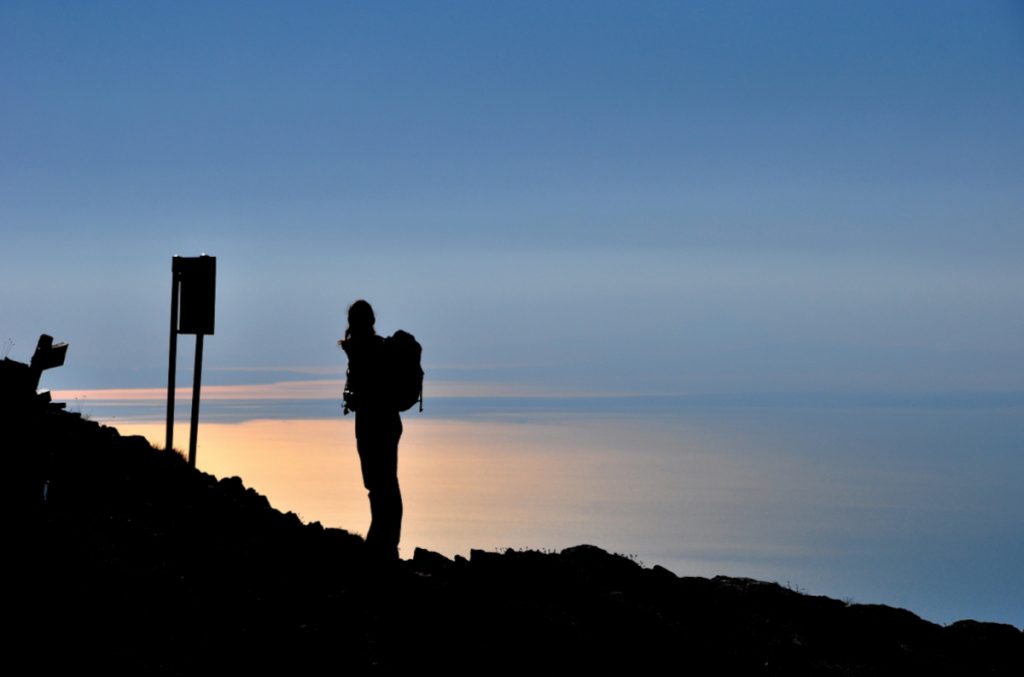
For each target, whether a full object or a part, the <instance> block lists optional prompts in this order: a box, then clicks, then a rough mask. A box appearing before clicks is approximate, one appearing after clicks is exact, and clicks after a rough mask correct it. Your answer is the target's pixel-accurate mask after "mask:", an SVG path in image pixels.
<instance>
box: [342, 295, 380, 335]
mask: <svg viewBox="0 0 1024 677" xmlns="http://www.w3.org/2000/svg"><path fill="white" fill-rule="evenodd" d="M376 321H377V318H376V317H374V315H373V308H372V307H371V306H370V304H369V303H367V302H366V301H364V300H362V299H359V300H358V301H356V302H355V303H353V304H352V305H350V306H349V307H348V329H346V330H345V336H346V337H348V336H359V335H360V334H372V333H373V325H374V323H375V322H376Z"/></svg>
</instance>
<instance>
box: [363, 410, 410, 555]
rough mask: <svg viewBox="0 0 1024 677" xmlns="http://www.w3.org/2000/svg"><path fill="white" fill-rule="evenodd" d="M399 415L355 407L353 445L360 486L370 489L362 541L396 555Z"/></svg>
mask: <svg viewBox="0 0 1024 677" xmlns="http://www.w3.org/2000/svg"><path fill="white" fill-rule="evenodd" d="M401 436H402V418H401V416H399V414H398V412H397V411H357V412H356V449H357V450H358V451H359V466H360V468H361V469H362V471H363V486H365V487H366V490H367V491H368V492H369V493H370V530H369V531H368V532H367V534H366V545H367V547H368V548H369V550H370V552H371V553H372V554H373V555H374V556H378V557H381V558H383V559H389V560H390V559H398V541H399V539H400V537H401V533H402V492H401V490H400V489H399V486H398V440H399V438H400V437H401Z"/></svg>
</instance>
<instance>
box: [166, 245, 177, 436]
mask: <svg viewBox="0 0 1024 677" xmlns="http://www.w3.org/2000/svg"><path fill="white" fill-rule="evenodd" d="M178 278H179V273H178V257H177V256H175V257H174V258H172V259H171V346H170V348H169V350H168V354H169V356H170V358H169V360H168V365H167V436H166V442H165V443H164V449H165V450H166V451H170V450H171V449H173V448H174V372H175V370H176V369H177V362H178V286H179V284H180V280H179V279H178Z"/></svg>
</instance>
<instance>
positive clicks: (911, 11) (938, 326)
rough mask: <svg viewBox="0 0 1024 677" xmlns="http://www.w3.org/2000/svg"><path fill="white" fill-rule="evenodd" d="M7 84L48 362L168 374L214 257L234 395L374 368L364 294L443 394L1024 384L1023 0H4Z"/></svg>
mask: <svg viewBox="0 0 1024 677" xmlns="http://www.w3.org/2000/svg"><path fill="white" fill-rule="evenodd" d="M0 93H2V97H0V233H2V237H3V240H2V242H3V246H2V248H0V259H2V265H0V289H2V292H0V342H2V348H3V350H2V355H6V356H9V357H11V358H14V359H19V360H23V361H27V360H28V358H29V357H30V356H31V352H32V349H33V348H34V346H35V342H36V339H37V337H38V335H39V334H40V333H44V332H45V333H49V334H52V335H53V336H54V337H55V338H56V339H57V340H64V341H68V342H69V343H70V344H71V349H70V351H69V353H68V360H67V364H66V365H65V366H64V367H62V368H60V369H57V370H54V371H52V372H48V373H47V374H46V376H45V377H44V384H43V385H44V386H46V387H50V388H55V389H140V388H142V389H157V390H155V391H154V390H151V391H149V392H159V389H160V388H161V387H164V386H165V384H166V372H167V351H168V312H169V310H168V309H169V297H170V264H171V261H170V259H171V257H172V256H173V255H184V256H196V255H199V254H201V253H207V254H211V255H214V256H216V257H217V266H218V278H217V328H216V333H215V335H214V336H212V337H208V338H207V340H206V342H205V356H204V374H203V382H204V384H208V385H210V386H212V387H214V388H215V389H214V390H211V391H210V392H211V396H217V393H220V394H221V395H222V396H224V397H227V396H228V395H225V393H229V394H230V393H233V392H238V391H237V388H240V387H243V386H252V387H253V388H255V390H250V391H249V392H250V394H252V393H256V394H255V395H252V396H254V397H260V396H262V395H260V394H259V393H263V394H266V393H272V394H273V393H276V394H281V393H282V392H288V393H291V394H289V395H286V396H287V397H295V398H301V397H303V396H311V395H310V393H311V392H314V391H316V392H319V393H321V394H322V393H323V392H324V389H331V388H335V389H336V390H337V392H338V393H339V394H340V379H342V378H343V377H344V367H345V365H344V356H343V354H342V353H341V351H340V350H339V349H338V348H337V346H336V344H335V342H336V340H337V338H338V337H340V335H341V334H342V332H343V331H344V325H345V321H344V313H345V309H346V307H347V305H348V304H349V303H351V302H352V301H353V300H355V299H358V298H366V299H368V300H369V301H370V302H371V303H372V304H373V305H374V307H375V308H376V311H377V318H378V330H379V331H380V333H383V334H388V333H391V332H393V331H394V330H396V329H398V328H403V329H406V330H407V331H410V332H412V333H413V334H414V335H416V337H417V339H419V340H420V342H421V343H422V344H423V346H424V358H423V359H424V367H425V369H426V372H427V386H426V393H427V397H428V402H429V398H430V397H431V396H432V394H433V395H434V396H445V395H452V394H460V395H467V394H472V395H492V396H494V395H517V396H523V395H537V396H559V397H579V396H606V397H610V398H613V399H614V398H623V399H624V398H625V397H626V396H653V395H656V396H675V397H684V398H685V397H693V398H702V397H703V398H709V397H710V398H715V397H718V398H739V400H742V399H743V398H753V400H757V398H762V399H761V400H758V401H763V399H764V398H787V397H788V398H804V399H803V401H805V402H806V401H809V400H815V399H816V398H817V399H825V400H827V399H828V398H840V399H842V398H858V397H883V398H884V397H887V398H900V397H913V398H940V399H941V398H947V399H949V398H952V400H956V401H961V402H963V401H968V400H969V401H972V402H976V401H979V400H978V399H977V398H982V400H985V398H989V399H988V400H985V401H993V400H994V401H1004V402H1005V401H1006V400H1005V398H1007V397H1009V398H1011V400H1010V401H1013V402H1017V403H1018V404H1017V405H1016V406H1018V407H1019V401H1020V397H1021V394H1022V393H1024V312H1022V311H1024V266H1021V261H1022V260H1024V190H1022V187H1024V5H1022V4H1021V3H1019V2H998V1H991V2H979V1H963V2H947V1H930V2H899V3H892V2H873V1H861V2H799V1H796V0H794V1H791V2H785V3H765V2H648V1H642V0H641V1H631V2H601V1H594V2H587V3H578V2H557V1H556V2H551V1H546V2H532V1H517V2H469V1H466V2H429V3H426V2H419V3H415V2H380V3H355V2H303V3H280V2H258V1H256V2H231V1H225V2H216V3H204V2H146V3H133V2H106V1H96V2H90V3H72V2H20V1H17V0H3V2H0ZM2 355H0V356H2ZM190 356H191V340H190V339H188V338H183V339H181V346H180V349H179V359H180V360H181V364H179V370H180V371H181V372H182V376H181V377H179V385H183V384H184V385H186V386H187V384H188V382H189V381H188V372H189V367H190V365H189V359H190ZM275 384H276V385H275ZM216 388H222V390H216ZM232 388H236V390H232ZM266 396H267V397H268V398H269V397H270V395H266ZM317 396H320V395H317ZM957 398H959V399H957ZM970 398H975V399H973V400H972V399H970ZM1000 398H1003V399H1000ZM1014 398H1015V399H1014ZM739 400H737V401H739ZM889 401H892V400H889ZM1006 430H1009V431H1011V432H1009V433H1007V432H1006ZM884 433H885V430H884V429H879V430H873V431H866V432H865V434H871V435H884ZM1001 434H1002V435H1003V436H1002V437H1001V438H1000V439H999V442H998V444H997V445H996V446H997V447H998V448H999V449H1000V450H1001V451H1000V454H1001V455H1000V458H1003V456H1002V454H1005V450H1006V449H1007V448H1011V449H1012V448H1013V447H1014V446H1016V447H1017V448H1021V447H1024V440H1021V439H1020V437H1019V434H1020V431H1019V426H1016V427H1006V428H1004V429H1003V433H1001ZM1007 435H1017V437H1016V439H1013V438H1009V437H1007ZM889 444H890V445H894V446H895V445H898V440H889ZM1021 471H1024V468H1021V467H1019V466H1017V467H1014V468H1008V469H1007V472H1008V473H1009V476H1014V474H1016V476H1017V477H1020V476H1022V475H1021ZM1006 495H1009V494H1008V493H1007V494H1006ZM1017 507H1018V508H1019V505H1018V506H1017Z"/></svg>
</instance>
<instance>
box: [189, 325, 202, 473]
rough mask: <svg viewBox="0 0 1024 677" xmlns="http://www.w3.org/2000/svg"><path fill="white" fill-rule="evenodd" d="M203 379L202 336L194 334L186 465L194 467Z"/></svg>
mask: <svg viewBox="0 0 1024 677" xmlns="http://www.w3.org/2000/svg"><path fill="white" fill-rule="evenodd" d="M202 377H203V335H202V334H196V366H195V368H194V369H193V370H192V428H191V430H190V431H189V436H188V464H189V465H190V466H192V467H193V468H194V467H196V438H198V437H199V386H200V382H201V381H202Z"/></svg>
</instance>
